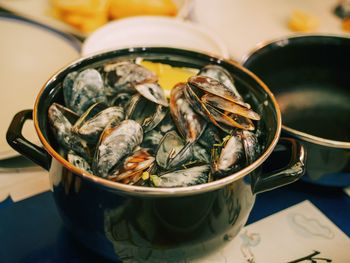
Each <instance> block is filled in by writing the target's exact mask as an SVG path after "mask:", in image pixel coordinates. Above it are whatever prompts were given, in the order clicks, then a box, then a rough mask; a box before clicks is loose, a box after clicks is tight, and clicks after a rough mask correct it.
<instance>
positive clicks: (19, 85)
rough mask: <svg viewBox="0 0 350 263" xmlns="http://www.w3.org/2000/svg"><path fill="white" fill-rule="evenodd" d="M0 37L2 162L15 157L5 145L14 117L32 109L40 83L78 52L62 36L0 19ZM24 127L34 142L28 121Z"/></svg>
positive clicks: (34, 136) (35, 138)
mask: <svg viewBox="0 0 350 263" xmlns="http://www.w3.org/2000/svg"><path fill="white" fill-rule="evenodd" d="M0 36H1V41H0V58H1V59H0V68H1V71H0V87H1V96H0V119H1V122H0V159H5V158H8V157H11V156H15V155H17V152H15V151H14V150H12V148H11V147H10V146H9V145H8V144H7V142H6V131H7V129H8V126H9V124H10V122H11V120H12V118H13V117H14V115H15V114H16V113H17V112H19V111H21V110H24V109H33V106H34V102H35V98H36V96H37V94H38V92H39V91H40V89H41V88H42V86H43V85H44V83H45V82H46V81H47V80H48V79H49V78H50V76H51V75H52V74H53V73H55V72H56V71H58V70H59V69H61V68H62V67H63V66H65V65H66V64H68V63H70V62H71V61H73V60H74V59H76V58H78V57H79V53H78V51H77V50H76V49H75V47H74V46H73V44H72V43H71V42H70V41H69V40H67V39H65V38H63V36H61V35H59V34H56V33H54V32H53V31H49V30H47V29H44V28H42V27H39V26H37V25H34V24H31V23H27V22H24V21H22V20H17V19H9V18H5V17H1V16H0ZM29 123H30V124H31V125H28V124H29ZM28 124H27V125H25V129H24V131H25V132H24V134H25V136H26V137H28V139H30V140H31V141H38V139H37V137H36V135H35V131H34V127H33V125H32V122H28Z"/></svg>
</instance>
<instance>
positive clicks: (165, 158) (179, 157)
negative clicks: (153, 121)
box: [156, 131, 193, 169]
mask: <svg viewBox="0 0 350 263" xmlns="http://www.w3.org/2000/svg"><path fill="white" fill-rule="evenodd" d="M189 146H190V144H187V145H186V144H185V143H184V141H183V139H182V138H181V137H180V136H179V135H178V134H177V132H176V131H170V132H168V133H166V134H165V135H164V137H163V138H162V140H161V141H160V144H159V148H158V150H157V154H156V161H157V164H158V165H159V166H160V167H162V168H163V169H170V168H177V167H180V166H181V165H182V164H184V163H186V162H188V161H190V159H191V158H192V155H193V152H192V148H191V147H189Z"/></svg>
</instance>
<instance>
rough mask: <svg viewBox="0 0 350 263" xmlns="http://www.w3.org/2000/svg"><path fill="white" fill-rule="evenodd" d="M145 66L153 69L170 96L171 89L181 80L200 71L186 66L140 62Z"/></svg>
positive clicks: (185, 79) (166, 93)
mask: <svg viewBox="0 0 350 263" xmlns="http://www.w3.org/2000/svg"><path fill="white" fill-rule="evenodd" d="M140 64H141V65H142V66H144V67H145V68H147V69H149V70H151V71H153V72H154V73H155V74H157V75H158V77H159V81H158V82H159V85H160V86H161V87H162V88H163V89H164V90H165V95H166V96H167V97H169V95H170V90H171V89H172V88H173V87H174V86H175V84H177V83H179V82H186V81H187V80H188V78H189V77H192V76H194V75H196V74H197V73H198V70H196V69H193V68H185V67H181V68H180V67H172V66H170V65H168V64H163V63H154V62H150V61H142V62H141V63H140Z"/></svg>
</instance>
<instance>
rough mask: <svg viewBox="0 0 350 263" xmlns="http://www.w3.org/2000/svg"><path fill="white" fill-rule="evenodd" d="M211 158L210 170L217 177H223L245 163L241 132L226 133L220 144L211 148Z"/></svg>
mask: <svg viewBox="0 0 350 263" xmlns="http://www.w3.org/2000/svg"><path fill="white" fill-rule="evenodd" d="M212 160H213V162H212V172H213V174H214V176H217V177H223V176H226V175H228V174H232V173H234V172H236V171H238V170H239V169H241V168H242V166H243V165H245V152H244V146H243V141H242V136H241V134H240V133H239V132H237V133H235V134H233V135H228V136H226V137H225V138H224V140H223V142H222V144H221V145H215V146H214V147H213V149H212Z"/></svg>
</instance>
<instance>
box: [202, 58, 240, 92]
mask: <svg viewBox="0 0 350 263" xmlns="http://www.w3.org/2000/svg"><path fill="white" fill-rule="evenodd" d="M198 75H199V76H207V77H210V78H212V79H216V80H217V81H219V82H221V83H222V84H224V85H225V86H226V87H227V88H228V89H230V90H231V91H232V93H233V94H235V96H236V97H238V98H242V96H241V94H240V93H239V92H238V90H237V88H236V86H235V82H234V79H233V77H232V76H231V74H230V73H229V72H228V71H227V70H226V69H224V68H223V67H220V66H218V65H212V64H209V65H206V66H205V67H203V68H202V69H201V70H200V71H199V73H198Z"/></svg>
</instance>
